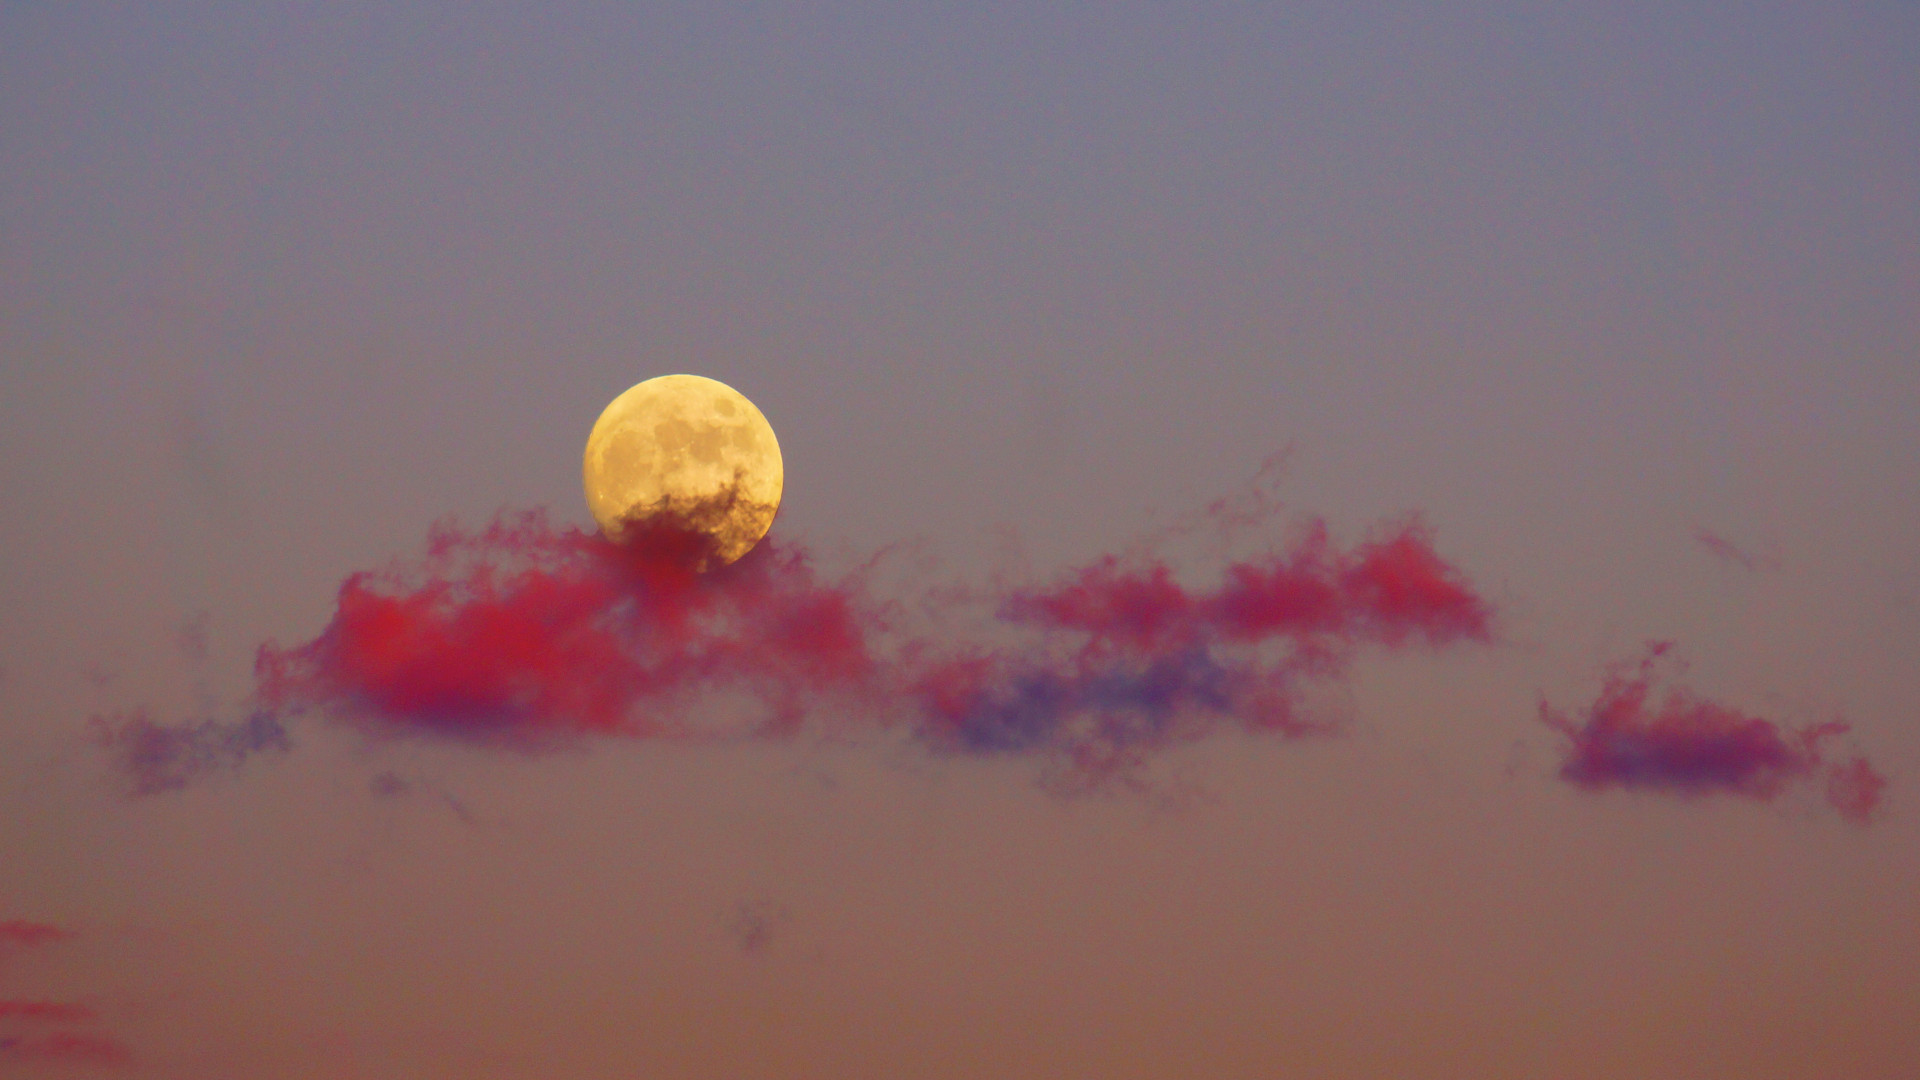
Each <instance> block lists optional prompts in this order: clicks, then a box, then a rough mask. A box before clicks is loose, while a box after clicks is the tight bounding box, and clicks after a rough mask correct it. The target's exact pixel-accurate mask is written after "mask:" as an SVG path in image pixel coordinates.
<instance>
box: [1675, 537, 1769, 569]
mask: <svg viewBox="0 0 1920 1080" xmlns="http://www.w3.org/2000/svg"><path fill="white" fill-rule="evenodd" d="M1693 539H1694V542H1695V543H1697V544H1699V545H1700V546H1701V547H1703V548H1705V549H1707V553H1708V554H1710V555H1712V556H1713V557H1714V558H1716V559H1719V560H1720V561H1721V562H1723V563H1726V564H1728V565H1729V566H1737V567H1739V568H1740V569H1742V570H1745V571H1747V572H1749V573H1761V572H1763V571H1768V570H1778V569H1780V563H1779V562H1778V561H1777V560H1774V559H1770V558H1768V557H1767V556H1765V555H1756V554H1754V553H1753V552H1751V551H1748V550H1747V549H1746V548H1743V547H1741V546H1740V545H1739V544H1736V543H1734V542H1733V541H1731V540H1729V539H1727V538H1726V537H1724V536H1721V535H1720V534H1718V533H1716V532H1714V531H1712V530H1711V529H1704V528H1703V529H1695V530H1694V531H1693Z"/></svg>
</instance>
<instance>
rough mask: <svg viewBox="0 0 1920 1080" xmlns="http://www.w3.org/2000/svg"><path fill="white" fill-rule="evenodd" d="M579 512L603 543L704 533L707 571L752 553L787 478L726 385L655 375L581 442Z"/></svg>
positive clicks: (776, 447) (775, 450) (616, 403)
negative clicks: (657, 526)
mask: <svg viewBox="0 0 1920 1080" xmlns="http://www.w3.org/2000/svg"><path fill="white" fill-rule="evenodd" d="M582 475H583V477H584V479H585V482H586V489H587V508H588V509H589V510H591V511H592V512H593V519H594V520H595V521H597V522H599V523H600V530H601V532H603V533H604V534H606V536H607V538H608V539H609V540H612V541H614V542H615V543H622V542H625V541H627V540H630V539H631V538H632V537H633V536H634V535H635V533H636V530H637V527H640V526H644V525H647V524H651V523H660V522H664V523H666V524H669V525H672V526H675V527H678V528H686V529H692V530H695V531H697V532H700V533H704V534H705V535H706V537H707V538H708V539H709V540H710V541H711V542H712V550H711V554H710V555H709V556H707V558H706V559H705V560H704V564H703V565H702V567H701V569H715V568H718V567H721V566H725V565H726V564H728V563H730V562H733V561H734V560H736V559H738V558H740V556H742V555H745V554H746V553H747V552H749V551H751V550H753V546H754V545H755V544H757V543H759V542H760V538H761V537H763V536H765V535H766V534H767V529H768V528H769V527H770V526H772V524H773V515H774V511H776V510H778V509H779V508H780V492H781V488H782V486H783V484H784V482H785V477H786V473H785V470H784V468H783V466H782V464H781V461H780V443H779V441H778V440H777V439H775V438H774V437H773V425H771V424H769V423H767V418H766V417H765V416H763V415H761V413H760V410H759V409H757V408H755V407H754V405H753V402H751V401H748V400H747V399H746V397H745V396H744V395H743V394H741V393H740V392H739V391H738V390H735V389H734V388H733V387H731V386H728V385H727V384H726V383H723V382H719V381H717V380H714V379H708V378H703V377H701V376H699V375H662V376H660V377H659V378H657V379H648V380H647V381H646V382H643V383H640V384H639V385H638V386H635V387H633V388H632V389H630V390H628V391H627V392H626V393H624V394H621V395H620V396H619V397H617V398H614V399H613V402H612V403H611V404H609V405H608V406H607V407H606V409H605V411H603V412H602V413H601V414H600V419H599V420H597V421H595V422H594V425H593V432H592V433H591V434H589V435H588V436H587V453H586V460H585V463H584V465H583V468H582Z"/></svg>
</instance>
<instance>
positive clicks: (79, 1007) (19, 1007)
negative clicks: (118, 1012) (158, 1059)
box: [0, 919, 132, 1066]
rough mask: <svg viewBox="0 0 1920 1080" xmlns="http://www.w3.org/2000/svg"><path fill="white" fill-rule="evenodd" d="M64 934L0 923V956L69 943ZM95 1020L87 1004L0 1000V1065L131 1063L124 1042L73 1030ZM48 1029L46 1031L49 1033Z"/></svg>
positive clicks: (12, 922)
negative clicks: (25, 1063)
mask: <svg viewBox="0 0 1920 1080" xmlns="http://www.w3.org/2000/svg"><path fill="white" fill-rule="evenodd" d="M74 937H75V935H74V933H73V932H72V931H70V930H66V929H63V928H61V927H58V926H54V925H52V924H49V923H39V922H27V921H24V920H20V919H9V920H0V954H4V952H5V951H7V950H14V949H29V948H37V947H40V946H43V945H51V944H56V943H61V942H67V941H71V940H72V939H73V938H74ZM98 1020H99V1014H98V1012H96V1011H95V1010H94V1008H93V1007H92V1006H91V1005H86V1004H83V1003H80V1002H75V1001H46V1000H35V999H0V1066H4V1065H5V1064H6V1063H8V1062H15V1061H51V1062H68V1063H72V1064H79V1065H95V1066H111V1065H124V1064H126V1063H128V1062H129V1061H131V1060H132V1054H131V1053H130V1052H129V1051H128V1049H127V1047H126V1046H125V1044H123V1043H121V1042H120V1041H119V1040H117V1039H114V1038H111V1037H109V1036H106V1035H101V1034H97V1033H94V1032H90V1031H85V1030H81V1031H75V1030H70V1029H66V1028H63V1027H62V1025H68V1026H70V1025H79V1026H81V1027H83V1028H84V1027H87V1026H89V1025H94V1024H95V1023H96V1022H97V1021H98ZM49 1029H52V1030H49Z"/></svg>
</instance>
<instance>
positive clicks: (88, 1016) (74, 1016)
mask: <svg viewBox="0 0 1920 1080" xmlns="http://www.w3.org/2000/svg"><path fill="white" fill-rule="evenodd" d="M6 1017H19V1018H20V1019H23V1020H51V1021H55V1022H58V1023H68V1024H71V1023H80V1022H85V1021H88V1020H94V1019H97V1016H96V1015H95V1013H94V1011H93V1008H92V1006H89V1005H82V1004H80V1003H78V1002H73V1001H0V1018H6Z"/></svg>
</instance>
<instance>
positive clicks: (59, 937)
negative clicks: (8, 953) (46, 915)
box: [0, 919, 73, 948]
mask: <svg viewBox="0 0 1920 1080" xmlns="http://www.w3.org/2000/svg"><path fill="white" fill-rule="evenodd" d="M71 937H73V931H71V930H63V929H61V928H60V927H58V926H54V925H52V924H50V923H38V922H27V921H25V920H22V919H0V948H4V947H8V946H34V945H47V944H50V943H52V942H56V941H66V940H68V939H69V938H71Z"/></svg>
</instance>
